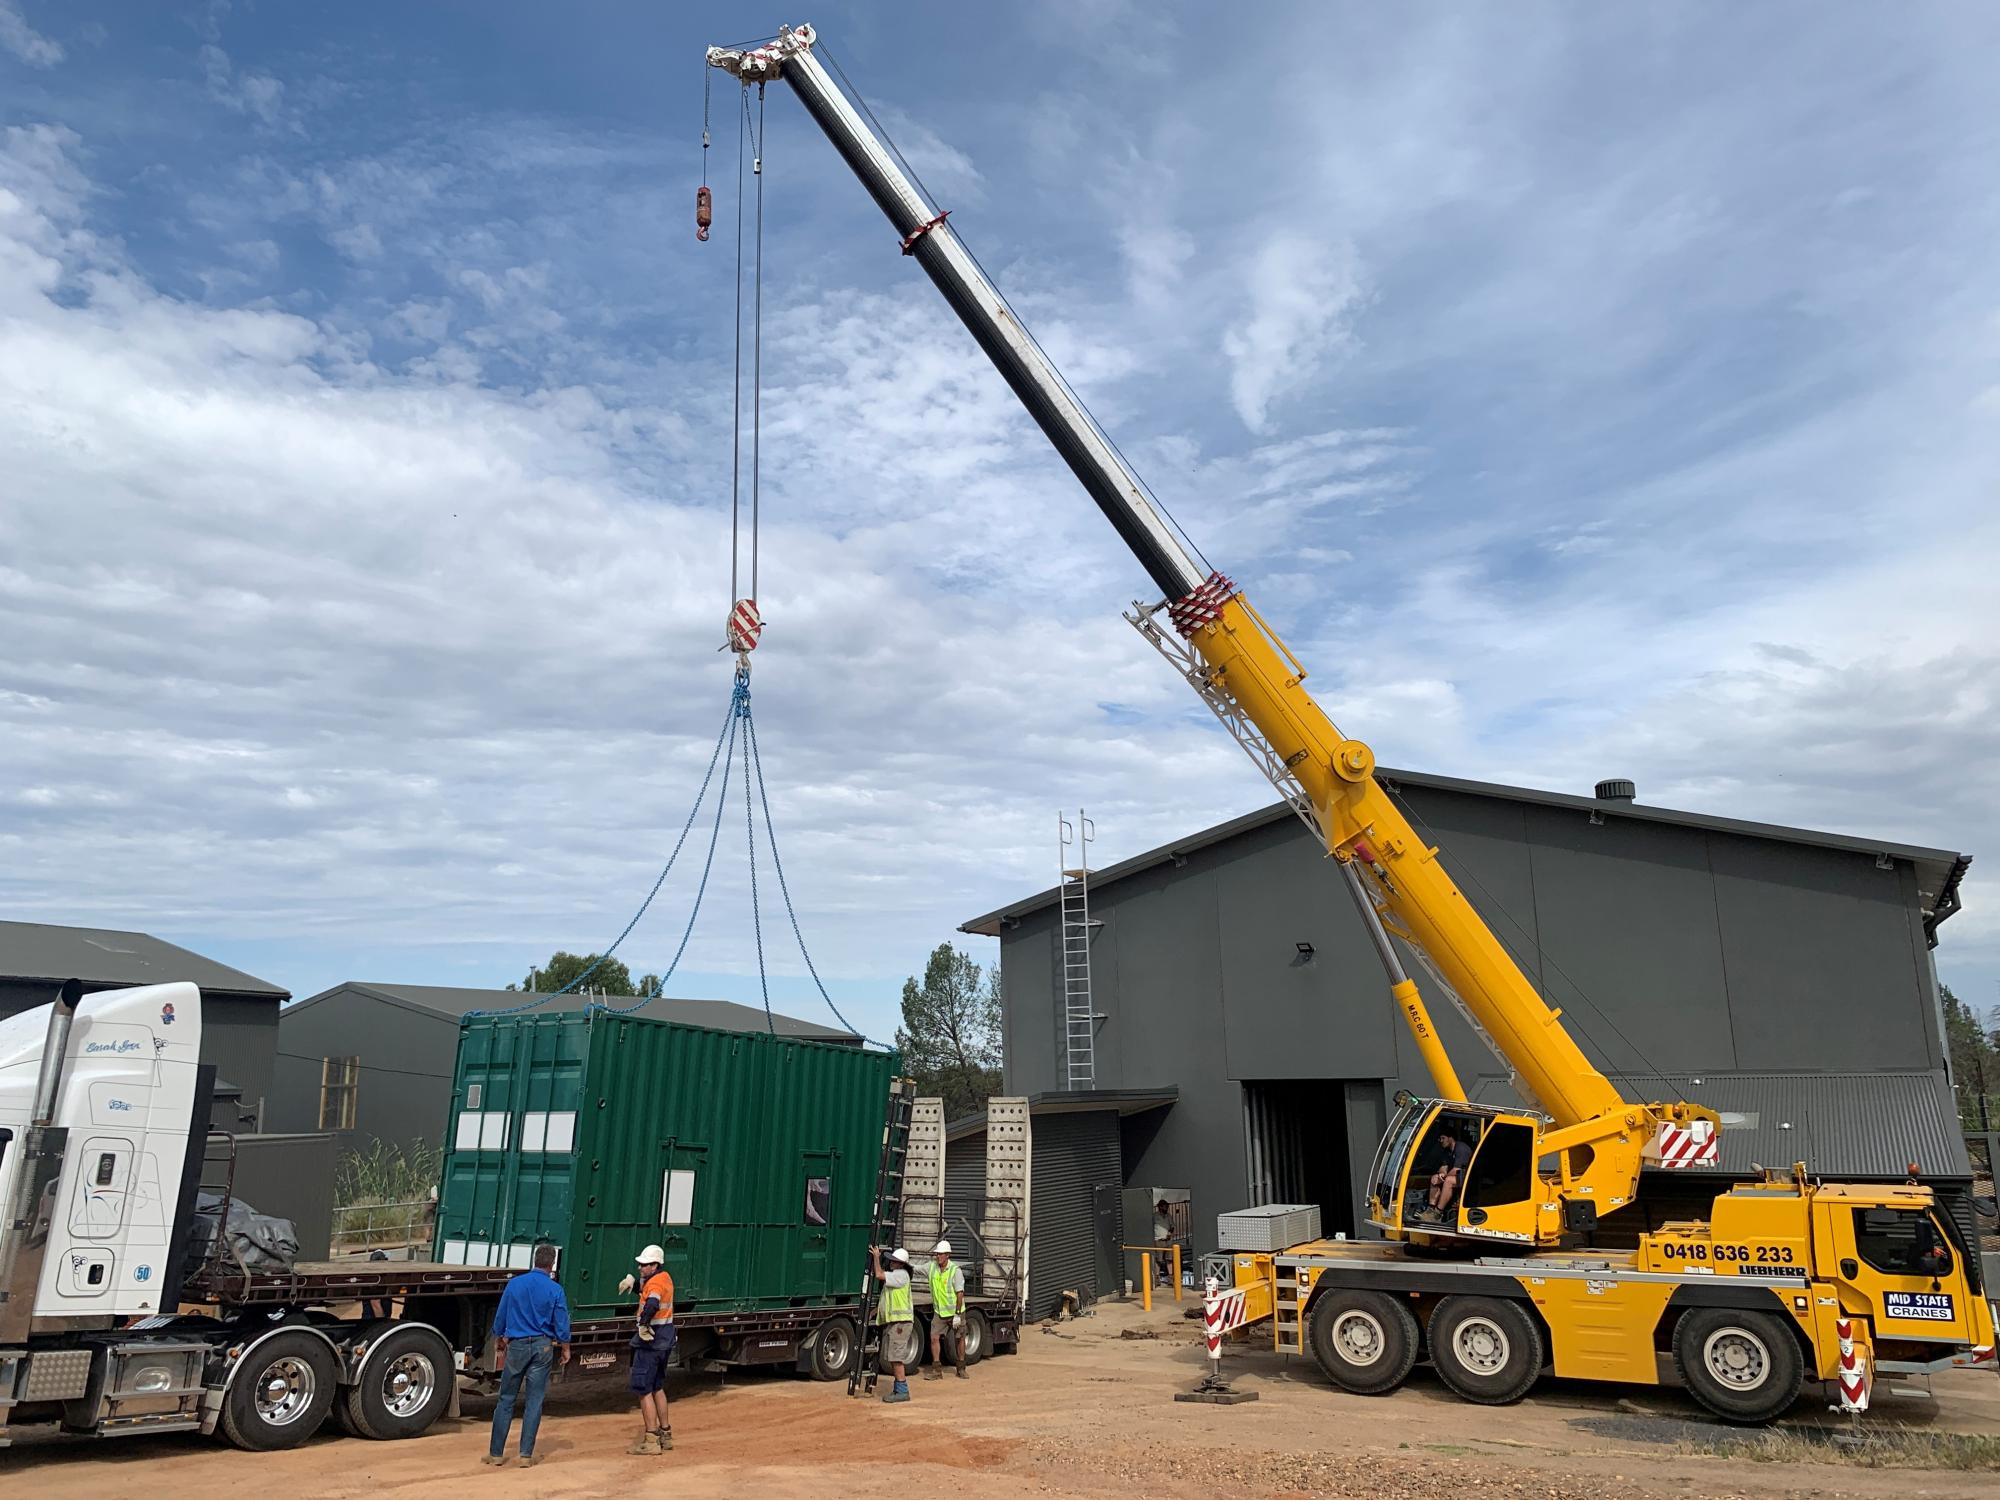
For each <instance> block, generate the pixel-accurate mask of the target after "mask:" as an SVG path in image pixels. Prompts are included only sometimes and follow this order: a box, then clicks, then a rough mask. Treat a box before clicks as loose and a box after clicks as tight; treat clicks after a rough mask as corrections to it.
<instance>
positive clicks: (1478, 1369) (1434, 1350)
mask: <svg viewBox="0 0 2000 1500" xmlns="http://www.w3.org/2000/svg"><path fill="white" fill-rule="evenodd" d="M1428 1342H1429V1345H1430V1351H1431V1363H1432V1364H1433V1365H1435V1366H1436V1367H1437V1372H1438V1378H1439V1379H1440V1380H1442V1381H1443V1382H1444V1383H1445V1384H1446V1385H1448V1386H1450V1387H1451V1388H1452V1390H1453V1391H1454V1392H1455V1393H1456V1394H1457V1395H1459V1396H1460V1397H1462V1398H1463V1399H1464V1400H1467V1401H1473V1402H1477V1403H1478V1404H1479V1405H1481V1406H1507V1405H1510V1404H1512V1403H1513V1402H1516V1401H1519V1400H1520V1399H1521V1398H1522V1397H1523V1396H1525V1395H1527V1394H1528V1391H1529V1388H1530V1387H1532V1386H1533V1385H1534V1383H1535V1382H1536V1381H1537V1380H1539V1379H1540V1378H1541V1374H1542V1360H1543V1358H1544V1356H1545V1354H1546V1352H1547V1351H1546V1348H1545V1346H1544V1341H1543V1339H1542V1330H1541V1325H1540V1324H1538V1323H1537V1322H1536V1321H1535V1319H1534V1315H1533V1314H1532V1313H1530V1312H1529V1311H1528V1310H1527V1308H1525V1307H1523V1306H1522V1305H1521V1304H1520V1303H1518V1302H1510V1301H1508V1300H1506V1299H1505V1298H1501V1297H1466V1296H1451V1297H1446V1298H1445V1299H1444V1300H1443V1301H1441V1302H1439V1303H1438V1305H1437V1307H1436V1308H1435V1309H1433V1310H1432V1312H1431V1326H1430V1336H1429V1340H1428Z"/></svg>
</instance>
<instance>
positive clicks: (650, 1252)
mask: <svg viewBox="0 0 2000 1500" xmlns="http://www.w3.org/2000/svg"><path fill="white" fill-rule="evenodd" d="M632 1259H634V1260H636V1261H637V1262H638V1263H639V1264H640V1265H642V1266H645V1265H654V1266H658V1265H664V1264H665V1263H666V1259H667V1252H666V1251H664V1250H662V1249H661V1248H660V1247H659V1246H658V1245H648V1246H647V1247H646V1248H645V1249H643V1250H641V1251H640V1252H639V1253H638V1254H637V1255H635V1256H633V1257H632Z"/></svg>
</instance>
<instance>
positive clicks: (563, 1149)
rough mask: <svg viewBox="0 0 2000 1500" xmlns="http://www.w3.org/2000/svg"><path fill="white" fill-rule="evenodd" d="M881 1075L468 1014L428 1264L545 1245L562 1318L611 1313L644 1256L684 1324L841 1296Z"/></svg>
mask: <svg viewBox="0 0 2000 1500" xmlns="http://www.w3.org/2000/svg"><path fill="white" fill-rule="evenodd" d="M898 1065H899V1059H898V1057H897V1056H896V1054H894V1053H888V1052H870V1051H864V1050H862V1049H860V1048H858V1047H842V1046H835V1045H831V1044H828V1043H825V1042H807V1041H798V1040H795V1039H793V1038H790V1037H780V1036H771V1035H768V1034H766V1033H762V1032H734V1031H711V1030H708V1029H707V1028H705V1027H700V1026H684V1025H680V1024H678V1023H676V1022H670V1021H654V1020H648V1019H646V1018H644V1017H641V1016H616V1015H611V1014H609V1013H607V1012H604V1011H592V1012H589V1013H584V1014H564V1015H525V1016H483V1017H476V1018H471V1019H468V1020H467V1021H465V1022H464V1024H463V1026H462V1028H461V1030H460V1032H459V1041H458V1069H457V1078H456V1080H455V1083H454V1086H453V1094H452V1119H451V1123H450V1126H449V1128H448V1131H447V1139H448V1145H449V1150H448V1151H447V1153H446V1156H445V1162H444V1184H443V1187H442V1189H441V1190H440V1193H439V1203H438V1217H437V1226H438V1229H437V1249H436V1254H437V1259H438V1260H440V1261H442V1262H444V1263H446V1264H448V1265H476V1266H515V1267H525V1266H527V1265H528V1264H529V1259H530V1256H531V1253H532V1247H533V1246H534V1245H535V1244H536V1243H538V1242H540V1241H543V1240H551V1241H553V1242H554V1243H555V1244H556V1245H557V1246H559V1247H560V1249H561V1260H560V1263H559V1271H558V1275H559V1277H560V1279H561V1281H562V1283H563V1286H564V1289H565V1290H566V1291H567V1292H568V1294H569V1302H570V1311H571V1314H572V1315H573V1316H574V1317H575V1318H577V1319H579V1320H589V1319H593V1318H610V1317H624V1318H629V1317H630V1316H631V1314H632V1311H633V1306H634V1303H633V1300H632V1298H631V1297H629V1296H627V1295H626V1294H624V1293H622V1292H620V1291H619V1290H618V1283H619V1281H620V1280H621V1279H622V1278H623V1277H625V1276H626V1275H628V1274H630V1273H631V1271H632V1257H633V1255H634V1253H635V1252H636V1251H638V1250H639V1249H640V1248H641V1247H642V1246H644V1245H646V1244H649V1243H653V1242H657V1243H658V1244H659V1245H660V1246H661V1247H662V1248H663V1249H664V1250H665V1251H666V1257H667V1262H666V1263H667V1270H668V1271H669V1272H670V1273H672V1275H673V1278H674V1293H675V1304H676V1316H677V1317H678V1318H679V1319H681V1320H682V1321H683V1322H684V1323H687V1322H693V1323H699V1322H701V1321H703V1320H704V1315H708V1314H715V1315H729V1314H737V1313H744V1312H752V1311H759V1310H775V1309H781V1308H796V1307H812V1306H815V1305H820V1304H825V1303H829V1302H836V1301H851V1300H853V1299H854V1298H855V1297H856V1296H857V1295H858V1293H859V1289H860V1283H861V1273H862V1270H863V1268H864V1265H865V1263H866V1259H867V1253H868V1234H869V1216H870V1213H871V1211H872V1209H873V1206H874V1196H875V1177H876V1172H877V1170H878V1168H879V1165H880V1158H881V1149H882V1129H883V1122H884V1119H885V1117H886V1113H887V1103H888V1096H889V1086H890V1082H891V1080H892V1079H893V1078H894V1077H895V1075H896V1071H897V1068H898Z"/></svg>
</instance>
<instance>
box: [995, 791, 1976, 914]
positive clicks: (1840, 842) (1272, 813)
mask: <svg viewBox="0 0 2000 1500" xmlns="http://www.w3.org/2000/svg"><path fill="white" fill-rule="evenodd" d="M1375 776H1376V779H1377V780H1378V781H1380V782H1382V783H1383V785H1385V786H1386V787H1387V788H1388V789H1389V790H1390V791H1392V792H1393V791H1396V790H1399V789H1400V788H1401V787H1404V786H1418V787H1428V788H1430V789H1432V790H1434V791H1444V792H1458V793H1462V794H1464V795H1467V796H1473V797H1490V798H1497V799H1499V800H1501V801H1506V802H1527V803H1532V804H1534V805H1536V806H1539V807H1560V808H1566V809H1570V810H1573V811H1576V812H1580V813H1585V814H1590V813H1598V814H1601V815H1602V816H1604V817H1606V818H1629V819H1633V820H1635V821H1637V822H1641V823H1667V824H1672V825H1674V826H1676V827H1680V828H1699V829H1704V830H1707V831H1709V832H1714V833H1732V834H1737V835H1740V836H1742V837H1744V838H1754V839H1769V840H1773V841H1775V842H1778V843H1786V844H1803V845H1806V846H1808V847H1811V848H1818V849H1838V850H1841V851H1843V852H1845V853H1851V854H1866V855H1870V856H1873V857H1876V858H1881V857H1883V856H1887V857H1888V858H1890V859H1900V860H1905V861H1907V862H1908V863H1909V864H1911V865H1912V866H1914V867H1915V869H1916V872H1917V889H1918V891H1919V893H1920V894H1921V895H1922V897H1923V902H1924V910H1925V913H1926V915H1925V918H1924V926H1925V930H1926V931H1927V932H1929V931H1932V929H1934V928H1935V927H1936V925H1937V924H1938V923H1939V922H1942V921H1943V920H1944V919H1945V918H1946V917H1949V916H1950V915H1951V914H1952V913H1953V912H1955V911H1957V910H1958V909H1959V897H1958V887H1959V882H1960V881H1961V880H1962V879H1963V878H1964V876H1965V871H1966V867H1967V866H1969V865H1970V864H1971V863H1972V856H1970V855H1968V854H1957V853H1954V852H1952V851H1951V850H1949V849H1930V848H1926V847H1924V846H1922V845H1920V844H1902V843H1896V842H1893V841H1891V840H1886V839H1870V838H1857V837H1855V836H1853V835H1851V834H1844V833H1820V832H1816V831H1815V830H1813V829H1810V828H1789V827H1786V826H1784V825H1782V824H1778V823H1752V822H1749V821H1747V820H1745V819H1742V818H1721V817H1715V816H1713V815H1711V814H1708V813H1693V812H1681V811H1678V810H1676V809H1674V808H1667V807H1647V806H1644V805H1642V804H1640V803H1637V802H1626V801H1623V800H1618V801H1600V800H1599V799H1598V798H1595V797H1573V796H1570V795H1569V794H1568V793H1566V792H1544V791H1538V790H1536V789H1534V788H1532V787H1518V786H1504V785H1501V784H1500V783H1497V782H1490V781H1468V780H1466V779H1464V778H1463V777H1459V776H1435V775H1432V774H1431V773H1429V772H1427V771H1397V770H1391V769H1390V768H1389V767H1387V766H1381V767H1378V768H1377V769H1376V772H1375ZM1292 816H1294V814H1293V812H1292V809H1291V807H1290V805H1289V804H1287V803H1284V802H1278V803H1274V804H1272V805H1271V806H1270V807H1266V808H1260V809H1259V810H1258V811H1256V812H1253V813H1245V814H1244V815H1243V816H1242V817H1240V818H1231V819H1230V820H1229V821H1228V822H1226V823H1217V824H1216V825H1215V826H1214V827H1212V828H1204V829H1203V830H1201V832H1199V833H1195V834H1191V835H1189V836H1188V837H1187V838H1184V839H1176V840H1175V841H1174V842H1173V843H1171V844H1162V845H1161V846H1160V847H1159V848H1157V849H1148V850H1147V851H1146V852H1145V853H1143V854H1135V855H1133V856H1132V858H1130V859H1127V860H1121V861H1120V862H1119V863H1117V864H1115V865H1108V866H1106V867H1105V868H1104V869H1102V870H1092V871H1091V872H1090V884H1091V889H1093V890H1098V889H1101V888H1102V887H1104V886H1106V885H1109V884H1110V883H1111V882H1112V881H1114V880H1122V879H1124V878H1125V877H1126V876H1127V875H1136V874H1138V873H1139V872H1140V871H1142V870H1150V869H1153V868H1155V867H1157V866H1159V865H1164V864H1172V863H1178V862H1179V861H1181V860H1183V859H1185V858H1186V857H1187V856H1188V855H1190V854H1192V853H1194V852H1195V851H1196V850H1198V849H1206V848H1209V847H1210V846H1212V845H1215V844H1221V843H1226V842H1227V841H1228V840H1230V839H1233V838H1235V837H1236V836H1237V835H1239V834H1244V833H1249V832H1251V831H1252V830H1253V829H1258V828H1263V827H1265V826H1266V825H1268V824H1271V823H1277V822H1281V821H1283V820H1284V819H1286V818H1290V817H1292ZM1056 901H1057V892H1056V888H1055V887H1053V886H1052V887H1050V888H1049V889H1048V890H1045V891H1039V892H1037V893H1036V894H1035V895H1032V896H1025V897H1023V898H1022V899H1021V900H1019V901H1016V902H1014V903H1013V904H1012V905H1009V906H1003V907H1000V908H999V909H998V910H997V911H990V912H987V913H986V914H985V915H984V916H978V917H974V918H972V919H971V920H970V921H967V922H965V923H962V924H961V925H960V927H959V929H958V930H959V931H960V932H967V933H973V934H975V935H977V936H980V937H998V936H999V935H1000V929H1001V927H1002V926H1003V925H1008V924H1011V923H1013V922H1017V921H1019V920H1020V919H1021V918H1022V917H1024V916H1026V915H1028V914H1029V913H1030V912H1035V911H1040V910H1041V909H1042V908H1043V907H1045V906H1054V905H1055V904H1056Z"/></svg>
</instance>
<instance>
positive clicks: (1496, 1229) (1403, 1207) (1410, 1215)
mask: <svg viewBox="0 0 2000 1500" xmlns="http://www.w3.org/2000/svg"><path fill="white" fill-rule="evenodd" d="M1397 1103H1398V1106H1399V1108H1398V1111H1397V1114H1396V1117H1395V1119H1394V1120H1393V1121H1391V1122H1390V1125H1389V1129H1388V1132H1387V1133H1386V1134H1385V1135H1384V1136H1383V1137H1382V1148H1381V1150H1380V1151H1378V1152H1377V1153H1376V1156H1375V1165H1374V1170H1373V1171H1372V1172H1370V1173H1369V1177H1368V1181H1369V1189H1368V1203H1367V1209H1368V1219H1369V1222H1370V1223H1372V1224H1374V1225H1375V1227H1376V1228H1378V1229H1380V1230H1382V1231H1383V1233H1385V1234H1387V1235H1388V1236H1389V1237H1390V1238H1391V1239H1403V1238H1410V1237H1429V1236H1446V1235H1457V1236H1463V1237H1465V1238H1468V1239H1478V1240H1500V1241H1512V1242H1514V1243H1517V1244H1524V1245H1532V1244H1534V1243H1536V1241H1537V1240H1538V1239H1542V1238H1548V1237H1550V1236H1551V1235H1552V1234H1553V1233H1555V1232H1559V1228H1558V1226H1557V1225H1556V1224H1555V1222H1554V1221H1556V1220H1557V1219H1558V1218H1559V1215H1558V1213H1557V1205H1556V1203H1555V1201H1554V1199H1553V1196H1552V1194H1551V1193H1550V1191H1549V1188H1548V1186H1547V1185H1546V1184H1545V1183H1544V1182H1543V1181H1542V1179H1541V1177H1540V1175H1539V1174H1538V1173H1537V1172H1536V1170H1535V1163H1536V1159H1537V1157H1538V1155H1539V1154H1540V1151H1539V1143H1540V1141H1541V1136H1542V1131H1543V1130H1544V1129H1545V1128H1546V1127H1547V1125H1548V1123H1549V1122H1548V1118H1547V1116H1545V1115H1541V1114H1538V1113H1535V1112H1534V1111H1532V1110H1521V1109H1502V1108H1495V1107H1493V1106H1491V1105H1484V1104H1468V1103H1466V1102H1465V1101H1463V1100H1458V1099H1419V1098H1417V1097H1415V1096H1413V1095H1411V1094H1408V1093H1403V1094H1399V1095H1398V1096H1397ZM1544 1218H1546V1219H1548V1220H1549V1221H1550V1223H1549V1224H1548V1225H1546V1226H1542V1228H1541V1230H1540V1232H1539V1233H1538V1228H1537V1226H1538V1225H1541V1224H1542V1221H1543V1219H1544Z"/></svg>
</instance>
